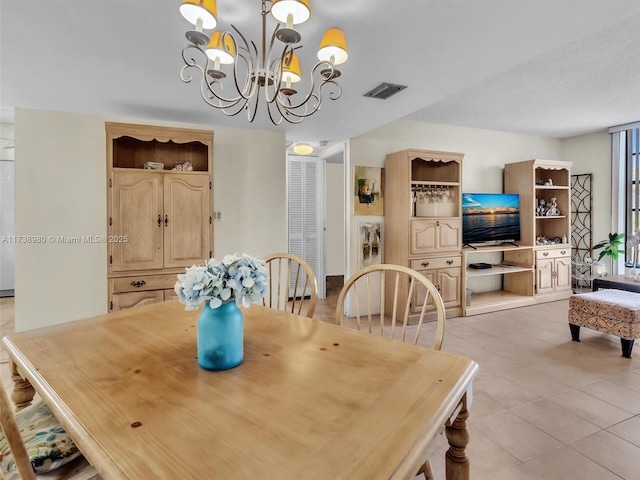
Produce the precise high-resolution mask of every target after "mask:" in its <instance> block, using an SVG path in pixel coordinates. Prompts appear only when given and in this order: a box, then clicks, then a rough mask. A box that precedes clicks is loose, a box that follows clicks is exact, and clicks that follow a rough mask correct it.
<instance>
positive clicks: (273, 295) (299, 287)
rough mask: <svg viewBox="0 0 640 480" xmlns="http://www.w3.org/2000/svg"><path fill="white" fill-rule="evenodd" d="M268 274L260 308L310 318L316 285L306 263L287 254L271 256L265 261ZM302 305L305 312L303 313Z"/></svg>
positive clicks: (316, 297) (315, 296) (315, 298)
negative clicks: (265, 292)
mask: <svg viewBox="0 0 640 480" xmlns="http://www.w3.org/2000/svg"><path fill="white" fill-rule="evenodd" d="M264 261H265V263H266V264H267V270H268V272H269V291H268V293H267V295H266V296H265V297H264V298H263V299H262V304H263V305H266V306H268V307H269V308H273V309H275V310H283V311H285V312H286V311H289V312H291V313H296V314H298V315H304V316H306V317H309V318H311V317H313V312H314V310H315V308H316V302H317V301H318V284H317V282H316V276H315V274H314V273H313V270H312V269H311V267H310V266H309V264H308V263H307V262H305V261H304V260H303V259H302V258H300V257H298V256H297V255H293V254H290V253H274V254H273V255H269V256H268V257H266V258H265V259H264ZM303 305H305V306H306V311H304V312H303Z"/></svg>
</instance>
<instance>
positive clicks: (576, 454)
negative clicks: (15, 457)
mask: <svg viewBox="0 0 640 480" xmlns="http://www.w3.org/2000/svg"><path fill="white" fill-rule="evenodd" d="M336 297H337V296H336V295H335V294H332V295H330V296H329V297H328V298H327V300H322V301H320V302H319V303H318V305H317V308H316V313H315V315H314V317H315V318H317V319H320V320H325V321H333V318H334V313H335V308H336ZM567 309H568V300H564V301H559V302H552V303H547V304H541V305H536V306H530V307H524V308H518V309H513V310H505V311H502V312H495V313H491V314H485V315H478V316H473V317H466V318H452V319H449V320H448V321H447V326H446V329H445V339H444V345H443V350H445V351H448V352H451V353H455V354H458V355H463V356H466V357H470V358H472V359H474V360H475V361H476V362H477V363H478V364H479V365H480V372H479V374H478V376H477V377H476V380H475V382H474V391H473V405H472V410H471V416H470V418H469V430H470V435H471V441H470V443H469V447H468V454H469V457H470V459H471V478H472V479H473V480H489V479H491V480H540V479H547V480H571V479H576V480H578V479H579V480H600V479H602V480H608V479H620V478H623V479H627V480H634V479H638V478H640V363H637V362H638V360H637V359H636V358H632V359H631V360H628V359H624V358H622V357H621V356H620V353H621V351H620V341H619V339H617V338H615V337H613V336H609V335H605V334H601V333H597V332H591V331H589V330H586V329H583V330H582V332H581V338H582V343H574V342H571V341H570V334H569V328H568V326H567ZM0 326H1V327H2V334H3V335H4V334H6V333H8V332H10V331H11V329H12V328H13V299H0ZM423 328H424V331H425V333H426V334H427V335H425V336H423V337H421V343H422V342H424V343H425V345H427V344H428V343H429V342H431V341H432V340H431V338H429V335H428V334H429V333H433V332H434V331H435V325H434V324H427V325H426V326H424V327H423ZM636 348H637V349H639V348H640V346H637V347H636ZM635 353H636V355H637V356H638V358H640V351H639V352H635ZM5 358H6V357H4V356H2V353H1V352H0V362H3V361H4V359H5ZM0 374H1V375H0V378H1V379H2V383H3V385H4V386H5V387H6V386H10V383H11V381H10V378H9V376H8V367H7V364H6V363H1V364H0ZM446 449H447V442H446V438H445V437H444V436H443V435H442V436H439V437H438V438H436V441H435V442H434V444H433V446H432V453H431V464H432V467H433V469H434V473H435V475H436V478H444V454H445V452H446Z"/></svg>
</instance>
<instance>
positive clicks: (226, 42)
mask: <svg viewBox="0 0 640 480" xmlns="http://www.w3.org/2000/svg"><path fill="white" fill-rule="evenodd" d="M206 52H207V56H208V57H209V58H210V59H211V60H213V61H214V62H215V61H216V59H217V61H218V62H219V63H221V64H223V65H231V64H232V63H233V58H234V56H235V47H234V43H233V39H232V38H231V35H230V34H228V33H226V32H213V33H212V34H211V40H210V41H209V45H207V49H206Z"/></svg>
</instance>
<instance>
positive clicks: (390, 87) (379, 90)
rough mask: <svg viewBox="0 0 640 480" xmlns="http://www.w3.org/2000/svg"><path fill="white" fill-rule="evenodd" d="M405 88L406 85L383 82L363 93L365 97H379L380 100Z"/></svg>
mask: <svg viewBox="0 0 640 480" xmlns="http://www.w3.org/2000/svg"><path fill="white" fill-rule="evenodd" d="M405 88H407V86H406V85H394V84H393V83H386V82H383V83H381V84H380V85H378V86H377V87H376V88H374V89H373V90H370V91H368V92H367V93H365V94H364V96H365V97H371V98H379V99H380V100H386V99H387V98H389V97H390V96H392V95H395V94H396V93H398V92H400V91H402V90H404V89H405Z"/></svg>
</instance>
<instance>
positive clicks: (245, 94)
mask: <svg viewBox="0 0 640 480" xmlns="http://www.w3.org/2000/svg"><path fill="white" fill-rule="evenodd" d="M238 58H240V59H242V61H243V62H244V64H245V66H246V68H247V76H246V78H245V81H244V85H243V86H242V88H240V85H239V84H238V78H239V77H240V73H239V64H240V62H238V61H237V60H238ZM253 68H254V67H253V58H252V57H251V55H250V52H247V55H246V56H245V55H239V56H238V57H237V58H236V61H235V62H234V64H233V82H234V84H235V87H236V91H237V92H238V94H239V95H240V96H241V97H242V98H244V99H245V100H247V101H249V100H250V99H251V97H252V96H253V95H254V94H255V88H256V83H255V82H253V81H251V72H253Z"/></svg>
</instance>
